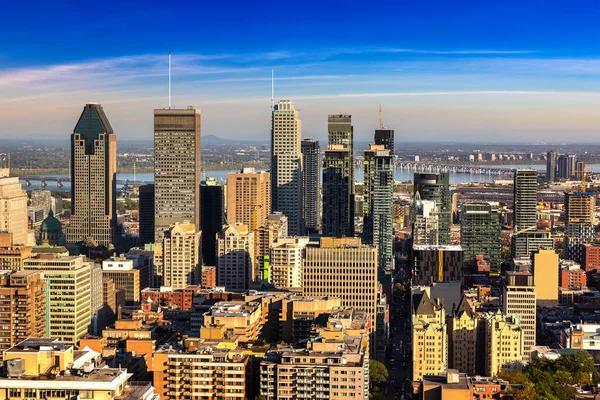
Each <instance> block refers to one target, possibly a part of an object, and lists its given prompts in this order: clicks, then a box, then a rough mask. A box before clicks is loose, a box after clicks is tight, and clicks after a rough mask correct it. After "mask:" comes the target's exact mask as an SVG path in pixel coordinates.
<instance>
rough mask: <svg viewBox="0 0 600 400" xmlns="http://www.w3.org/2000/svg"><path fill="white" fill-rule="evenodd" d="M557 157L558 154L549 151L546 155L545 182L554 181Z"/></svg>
mask: <svg viewBox="0 0 600 400" xmlns="http://www.w3.org/2000/svg"><path fill="white" fill-rule="evenodd" d="M557 157H558V154H556V153H555V152H554V151H549V152H548V153H547V154H546V180H547V181H548V182H555V181H556V170H557V168H558V165H557Z"/></svg>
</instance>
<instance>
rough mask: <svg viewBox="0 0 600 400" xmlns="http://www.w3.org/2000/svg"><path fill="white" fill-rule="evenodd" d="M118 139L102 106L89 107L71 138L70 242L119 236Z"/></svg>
mask: <svg viewBox="0 0 600 400" xmlns="http://www.w3.org/2000/svg"><path fill="white" fill-rule="evenodd" d="M116 175H117V136H116V135H115V133H114V132H113V129H112V127H111V126H110V122H108V118H106V114H104V110H103V109H102V106H101V105H100V104H86V105H85V107H84V108H83V112H82V113H81V116H80V117H79V121H77V125H76V126H75V129H74V130H73V134H72V135H71V219H70V225H69V228H68V229H67V242H70V243H78V242H82V241H84V240H86V239H87V238H92V239H93V240H94V241H95V242H96V243H98V244H99V245H103V246H106V247H108V245H109V244H111V243H115V242H116V241H117V239H118V237H117V181H116Z"/></svg>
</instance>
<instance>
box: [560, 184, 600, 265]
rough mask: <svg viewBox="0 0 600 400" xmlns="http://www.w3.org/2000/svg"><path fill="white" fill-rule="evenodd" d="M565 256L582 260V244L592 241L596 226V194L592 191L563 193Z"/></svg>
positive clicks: (581, 261)
mask: <svg viewBox="0 0 600 400" xmlns="http://www.w3.org/2000/svg"><path fill="white" fill-rule="evenodd" d="M565 211H566V218H565V220H566V223H565V228H566V229H565V249H566V258H567V259H569V260H575V261H577V262H578V263H580V264H581V263H583V261H584V246H585V245H586V244H588V243H592V242H593V241H594V238H595V227H596V196H595V195H594V193H593V192H571V193H565Z"/></svg>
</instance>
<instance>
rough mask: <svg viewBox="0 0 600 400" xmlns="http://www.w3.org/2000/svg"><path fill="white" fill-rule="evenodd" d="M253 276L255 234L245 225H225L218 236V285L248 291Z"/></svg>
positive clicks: (228, 288) (227, 288)
mask: <svg viewBox="0 0 600 400" xmlns="http://www.w3.org/2000/svg"><path fill="white" fill-rule="evenodd" d="M253 276H255V268H254V232H252V231H250V230H249V229H248V225H244V224H229V225H223V229H221V231H219V233H218V234H217V284H218V285H219V286H224V287H225V289H226V290H246V289H247V288H248V284H249V283H250V280H251V279H252V278H251V277H253Z"/></svg>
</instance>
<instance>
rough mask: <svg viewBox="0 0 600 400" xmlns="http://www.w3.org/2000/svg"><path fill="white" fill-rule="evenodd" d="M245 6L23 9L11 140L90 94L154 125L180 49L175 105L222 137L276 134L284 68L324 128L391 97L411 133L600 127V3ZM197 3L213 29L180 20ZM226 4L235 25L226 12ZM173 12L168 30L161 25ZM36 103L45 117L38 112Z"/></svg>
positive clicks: (122, 124)
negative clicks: (273, 117) (32, 112)
mask: <svg viewBox="0 0 600 400" xmlns="http://www.w3.org/2000/svg"><path fill="white" fill-rule="evenodd" d="M238 6H239V7H238V9H237V10H236V11H234V12H232V13H231V14H230V15H229V13H228V12H227V11H228V8H229V6H220V5H212V6H211V7H210V9H208V10H206V11H207V12H208V15H209V16H211V17H210V18H208V17H207V16H205V15H202V17H199V16H198V14H199V13H200V11H201V10H199V9H195V8H194V7H193V6H192V7H191V8H190V10H189V12H188V13H182V11H183V9H182V8H181V7H182V6H179V5H177V6H170V7H169V8H168V9H165V10H163V11H164V14H163V13H162V12H161V13H154V14H156V15H153V13H140V14H139V15H138V14H137V12H138V11H139V10H137V9H134V8H131V6H130V5H122V6H120V7H119V8H118V9H117V11H116V12H115V13H114V15H112V14H105V13H103V12H100V13H99V14H98V15H97V17H95V19H92V17H88V16H87V14H86V7H89V6H87V5H84V6H82V8H81V9H79V8H78V9H76V10H73V9H70V8H68V9H65V6H62V5H60V6H57V7H55V8H56V9H51V10H48V9H46V7H40V10H38V9H36V10H35V11H29V12H28V13H27V15H28V18H30V20H28V22H29V23H28V24H26V26H27V28H24V25H25V24H22V22H23V21H20V19H19V18H15V19H14V20H10V21H8V23H7V25H5V26H4V27H3V28H0V32H2V31H5V32H6V33H7V34H6V35H0V36H3V38H2V39H0V44H2V48H3V51H2V52H1V53H0V61H1V62H0V90H1V91H2V92H3V94H4V96H3V97H2V99H0V110H2V111H0V118H1V119H2V121H3V126H2V128H1V129H0V138H15V137H19V136H22V135H29V134H36V135H42V134H43V135H47V136H48V137H59V136H60V135H62V134H66V133H67V132H69V129H70V121H72V120H73V119H74V118H76V113H75V112H73V109H74V108H75V107H74V106H75V105H77V106H78V105H79V104H84V103H87V102H90V101H94V102H97V103H101V104H103V105H104V107H105V108H106V110H107V112H109V113H110V114H111V119H112V120H113V121H114V122H113V124H114V125H115V127H118V130H119V132H120V133H121V134H120V138H123V139H135V138H150V137H151V135H152V121H151V113H152V110H153V109H155V108H162V107H167V106H168V89H167V70H168V69H167V53H168V51H169V49H170V50H171V51H172V53H173V65H172V66H173V77H172V82H173V90H172V93H173V107H174V108H185V107H187V106H188V105H193V106H194V107H196V108H198V109H201V110H202V113H203V114H204V115H205V116H206V118H205V120H204V121H205V123H203V125H204V127H205V130H204V131H205V132H206V134H214V135H217V136H222V137H224V138H228V139H231V138H239V137H244V136H252V137H256V138H258V139H264V140H268V138H269V119H270V118H269V114H270V109H269V105H270V92H271V80H270V77H271V69H274V70H275V97H276V99H289V100H291V101H294V102H295V103H296V104H297V106H298V108H299V109H300V110H301V112H300V115H301V118H302V120H303V130H304V134H305V135H307V136H313V137H315V138H317V139H322V138H323V137H322V135H323V132H325V131H326V124H327V121H326V116H327V114H331V113H348V114H352V115H354V116H355V118H354V121H355V127H356V137H355V140H357V141H363V140H367V138H369V137H370V136H371V135H372V131H373V130H374V129H376V128H377V126H378V115H377V104H380V103H381V104H383V105H384V121H385V124H386V126H388V127H390V128H393V129H396V130H397V136H398V139H399V140H408V141H414V140H416V139H419V140H424V141H436V140H439V139H440V138H443V139H444V140H452V141H474V140H476V141H492V142H496V141H497V142H506V141H511V140H516V141H519V142H535V141H542V140H543V141H548V142H552V141H561V140H562V138H563V137H564V136H565V135H569V138H570V140H572V141H580V142H587V141H590V140H592V138H590V135H591V134H594V133H596V132H597V126H598V122H600V121H599V119H598V115H597V113H596V110H597V108H598V106H599V105H600V80H599V79H598V76H599V75H600V59H599V58H598V54H597V50H596V49H595V44H594V40H593V38H594V37H598V33H600V28H599V27H597V26H596V25H597V24H595V21H593V18H592V15H594V12H593V11H594V10H593V9H588V10H584V9H580V10H575V9H567V10H565V9H564V8H561V7H558V5H557V4H556V3H554V4H553V3H544V7H543V8H542V9H543V13H542V14H540V7H537V6H536V5H535V4H532V3H528V4H526V5H523V4H519V5H518V8H517V5H516V4H503V5H485V7H482V6H481V5H479V6H476V5H475V3H474V4H473V5H472V7H469V5H465V6H464V7H462V8H461V7H452V6H451V5H448V4H443V3H436V4H435V5H434V7H433V8H434V12H431V10H429V8H428V6H426V5H414V4H413V5H405V4H394V3H390V4H387V5H386V6H385V7H379V6H363V7H361V10H360V11H361V12H360V13H359V12H356V11H357V10H356V8H355V7H352V4H348V5H347V6H344V7H339V6H337V5H335V4H327V5H324V4H320V5H319V13H318V14H319V16H317V15H316V14H314V13H313V12H312V11H311V7H306V9H299V10H296V9H295V10H294V13H295V17H294V18H293V21H292V22H290V21H289V20H288V19H285V18H282V17H283V16H284V15H286V14H287V13H289V11H290V10H286V9H285V7H281V9H278V10H272V9H271V8H269V7H267V5H263V6H257V7H258V8H261V7H264V8H265V9H263V10H262V11H263V12H254V13H252V17H253V18H252V19H247V18H245V17H246V16H245V14H244V10H245V8H247V7H249V6H247V5H246V6H244V5H238ZM11 7H12V8H11ZM18 7H19V6H15V5H11V6H9V7H8V11H9V12H11V11H12V12H13V13H18V11H19V10H18V9H17V8H18ZM596 7H597V6H596ZM34 8H35V7H34ZM110 8H111V7H107V9H110ZM234 8H236V7H234ZM276 8H280V7H276ZM384 9H385V12H383V11H382V10H384ZM195 11H198V13H196V12H195ZM246 11H247V10H246ZM63 14H64V15H63ZM159 14H160V15H159ZM183 14H186V15H183ZM187 14H189V15H187ZM332 15H337V16H339V18H340V19H341V20H342V21H344V22H345V23H347V24H349V25H350V26H354V27H356V26H361V29H355V28H352V29H348V30H347V31H345V32H344V35H343V36H340V34H339V32H338V31H336V30H335V29H333V27H332V26H330V24H328V22H327V16H332ZM53 16H54V17H56V18H55V19H53V18H52V17H53ZM175 16H177V18H175ZM194 16H196V17H197V18H198V22H201V24H196V25H202V26H194V27H193V28H189V27H185V26H184V25H186V24H185V23H179V22H185V21H188V20H190V19H193V18H194ZM225 16H227V17H228V18H229V19H228V21H229V22H230V23H229V24H227V25H229V26H231V27H232V28H231V29H225V28H224V27H223V25H222V24H220V23H217V22H218V21H219V20H220V17H225ZM459 17H460V18H459ZM67 18H68V21H69V25H71V26H70V27H69V28H63V29H61V30H58V31H56V32H54V33H52V34H48V35H39V32H40V31H42V30H44V29H45V28H46V26H45V25H47V24H48V22H46V21H47V20H48V21H49V20H52V22H53V23H57V22H58V23H60V22H66V20H67ZM169 18H171V19H169ZM213 19H214V20H213ZM125 21H127V23H124V22H125ZM159 22H160V24H161V25H160V26H161V29H156V30H150V29H149V27H150V26H153V25H157V24H158V23H159ZM359 23H360V25H358V24H359ZM508 24H510V28H511V29H506V27H507V25H508ZM557 24H562V25H564V26H567V27H568V26H571V27H575V24H576V27H577V29H576V30H573V31H571V30H569V29H555V28H556V25H557ZM263 25H264V26H263ZM34 26H35V28H33V27H34ZM106 27H108V28H110V29H105V28H106ZM75 30H77V34H75ZM100 30H101V31H102V35H97V34H96V33H97V32H100ZM107 30H108V31H109V32H107ZM9 32H10V34H8V33H9ZM134 32H135V34H134ZM139 32H141V33H142V34H139ZM34 35H35V37H33V36H34ZM9 37H10V38H9ZM83 37H85V38H86V40H82V39H81V38H83ZM25 105H27V106H28V107H29V106H35V107H36V109H38V110H39V115H40V118H38V119H37V120H35V121H29V122H28V123H27V124H23V123H22V121H23V120H24V118H25V116H24V113H25V112H26V111H25V110H26V109H27V107H25ZM242 106H243V107H242ZM232 107H235V108H236V109H238V110H239V108H243V110H239V111H238V113H239V118H235V119H231V118H228V115H229V111H228V110H229V109H230V108H232ZM411 139H412V140H411Z"/></svg>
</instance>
